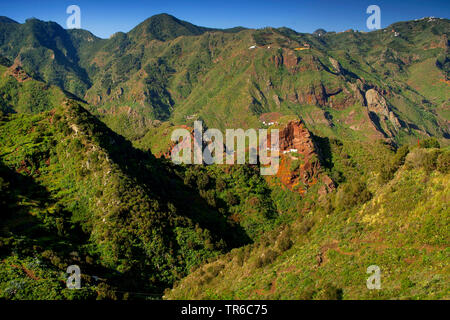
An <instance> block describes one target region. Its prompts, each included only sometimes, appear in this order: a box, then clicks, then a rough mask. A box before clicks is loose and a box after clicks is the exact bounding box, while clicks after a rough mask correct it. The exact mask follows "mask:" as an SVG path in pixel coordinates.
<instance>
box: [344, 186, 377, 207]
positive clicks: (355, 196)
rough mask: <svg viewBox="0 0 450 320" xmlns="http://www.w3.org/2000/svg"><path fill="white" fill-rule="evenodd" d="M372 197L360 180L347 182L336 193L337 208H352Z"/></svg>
mask: <svg viewBox="0 0 450 320" xmlns="http://www.w3.org/2000/svg"><path fill="white" fill-rule="evenodd" d="M371 198H372V193H371V192H370V191H369V190H367V186H366V184H365V183H364V182H362V181H356V182H354V183H351V182H350V183H347V184H345V185H343V187H342V188H341V189H340V190H339V191H338V193H337V195H336V202H337V203H336V204H337V206H336V207H337V208H339V209H340V210H343V209H344V208H352V207H355V206H357V205H359V204H362V203H365V202H367V201H369V200H370V199H371Z"/></svg>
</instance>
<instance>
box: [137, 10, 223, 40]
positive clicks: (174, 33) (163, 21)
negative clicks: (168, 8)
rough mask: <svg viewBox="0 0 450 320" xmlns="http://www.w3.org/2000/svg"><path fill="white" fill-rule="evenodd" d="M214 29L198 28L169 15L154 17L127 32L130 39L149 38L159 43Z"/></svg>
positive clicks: (163, 14) (162, 14)
mask: <svg viewBox="0 0 450 320" xmlns="http://www.w3.org/2000/svg"><path fill="white" fill-rule="evenodd" d="M212 30H214V29H210V28H205V27H199V26H196V25H194V24H192V23H189V22H186V21H183V20H180V19H178V18H176V17H174V16H172V15H170V14H167V13H161V14H157V15H154V16H152V17H150V18H148V19H147V20H145V21H144V22H142V23H141V24H139V25H137V26H136V27H135V28H134V29H133V30H131V31H130V32H129V35H130V36H131V37H150V38H152V39H157V40H161V41H166V40H171V39H175V38H177V37H179V36H195V35H201V34H203V33H205V32H207V31H212Z"/></svg>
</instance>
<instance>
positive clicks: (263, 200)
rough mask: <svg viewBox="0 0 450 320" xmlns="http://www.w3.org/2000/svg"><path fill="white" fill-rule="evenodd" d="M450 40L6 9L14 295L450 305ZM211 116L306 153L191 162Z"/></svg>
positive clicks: (400, 29)
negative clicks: (371, 281) (114, 29)
mask: <svg viewBox="0 0 450 320" xmlns="http://www.w3.org/2000/svg"><path fill="white" fill-rule="evenodd" d="M449 34H450V21H449V20H447V19H437V18H424V19H420V20H417V21H406V22H399V23H395V24H393V25H391V26H389V27H387V28H385V29H381V30H377V31H373V32H369V33H365V32H358V31H353V30H349V31H346V32H340V33H336V32H325V31H323V30H322V31H321V32H316V33H313V34H305V33H298V32H296V31H294V30H290V29H288V28H271V27H267V28H264V29H257V30H255V29H246V28H242V27H236V28H232V29H224V30H222V29H213V28H207V27H199V26H195V25H193V24H191V23H189V22H186V21H182V20H179V19H177V18H175V17H172V16H170V15H168V14H160V15H157V16H153V17H150V18H149V19H147V20H145V21H144V22H142V23H141V24H139V25H138V26H136V27H135V28H134V29H132V30H131V31H130V32H128V33H123V32H118V33H116V34H114V35H112V36H111V37H110V38H109V39H100V38H98V37H96V36H94V35H93V34H92V33H90V32H89V31H86V30H65V29H63V28H62V27H61V26H59V25H58V24H57V23H54V22H44V21H41V20H38V19H34V18H33V19H28V20H27V21H26V22H25V23H23V24H21V23H17V22H16V21H14V20H11V19H9V18H7V17H0V209H1V210H0V212H1V214H2V219H1V220H0V300H3V299H7V300H23V299H31V300H38V299H161V298H164V299H308V300H309V299H449V298H450V297H449V294H448V292H449V283H450V281H449V280H450V279H449V275H450V272H449V271H450V270H449V269H448V260H449V251H448V247H449V246H448V240H449V239H448V234H449V209H448V203H449V198H450V193H449V192H450V190H449V187H448V185H449V183H448V181H449V165H450V150H449V145H450V144H449V141H450V140H449V137H450V113H449V108H448V106H449V102H450V90H449V87H448V86H449V83H450V79H449V76H450V75H449V71H450V65H449V57H448V50H449V41H448V37H449ZM196 120H201V121H203V124H204V126H205V127H206V128H218V129H220V130H222V131H224V130H225V129H231V128H243V129H248V128H254V129H259V128H265V129H275V128H276V129H280V132H281V133H282V138H281V143H282V144H283V146H284V147H283V148H284V149H285V151H286V150H287V149H289V150H290V152H289V153H286V154H283V155H282V156H281V162H280V169H279V171H278V173H277V174H276V175H274V176H269V177H264V176H261V175H260V168H259V165H248V164H245V165H175V164H173V163H172V162H171V161H170V159H168V158H169V152H170V148H171V146H173V142H172V141H171V140H170V139H171V133H172V131H173V130H174V129H176V128H185V129H188V130H190V129H191V128H192V126H193V123H194V121H196ZM282 151H283V150H282ZM69 265H79V266H80V267H81V270H82V274H83V276H82V288H83V289H82V290H69V289H67V288H66V283H65V281H66V279H67V274H66V269H67V267H68V266H69ZM370 265H377V266H379V267H380V269H381V272H382V276H381V285H382V290H373V291H372V290H367V287H366V279H367V278H368V276H369V275H368V274H367V273H366V270H367V267H369V266H370Z"/></svg>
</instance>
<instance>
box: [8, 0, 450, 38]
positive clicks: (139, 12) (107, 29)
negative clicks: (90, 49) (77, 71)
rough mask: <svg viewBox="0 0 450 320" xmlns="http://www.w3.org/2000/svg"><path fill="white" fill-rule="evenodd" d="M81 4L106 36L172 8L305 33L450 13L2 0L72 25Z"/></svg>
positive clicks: (379, 1) (144, 0) (398, 6)
mask: <svg viewBox="0 0 450 320" xmlns="http://www.w3.org/2000/svg"><path fill="white" fill-rule="evenodd" d="M72 4H75V5H78V6H79V7H80V8H81V27H82V28H83V29H87V30H89V31H91V32H93V33H94V34H95V35H97V36H100V37H102V38H108V37H109V36H110V35H111V34H113V33H115V32H117V31H124V32H127V31H129V30H131V29H132V28H133V27H135V26H136V25H137V24H139V23H140V22H142V21H143V20H145V19H146V18H148V17H150V16H152V15H155V14H158V13H162V12H165V13H169V14H172V15H174V16H176V17H177V18H179V19H182V20H186V21H189V22H191V23H194V24H196V25H200V26H206V27H214V28H230V27H234V26H244V27H249V28H261V27H266V26H272V27H282V26H285V27H289V28H292V29H294V30H297V31H299V32H313V31H314V30H316V29H318V28H324V29H326V30H328V31H343V30H346V29H350V28H352V29H355V30H365V31H368V30H367V27H366V20H367V18H368V16H369V15H368V14H366V9H367V7H368V6H369V5H372V4H375V5H378V6H379V7H380V8H381V26H382V27H386V26H388V25H390V24H391V23H393V22H397V21H404V20H413V19H417V18H422V17H425V16H435V17H440V18H450V1H448V0H428V1H427V0H408V1H402V0H400V1H385V0H370V1H366V0H334V1H332V0H315V1H314V0H309V1H308V0H294V1H291V0H259V1H255V0H248V1H246V0H222V1H217V0H209V1H197V0H164V1H153V0H126V1H115V0H108V1H105V0H98V1H95V0H71V1H66V0H1V2H0V15H3V16H7V17H9V18H12V19H14V20H16V21H18V22H24V21H25V19H27V18H30V17H35V18H38V19H41V20H46V21H47V20H51V21H56V22H58V23H59V24H60V25H62V26H63V27H66V20H67V17H68V14H66V8H67V7H68V6H69V5H72Z"/></svg>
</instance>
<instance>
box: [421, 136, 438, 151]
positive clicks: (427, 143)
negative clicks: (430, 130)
mask: <svg viewBox="0 0 450 320" xmlns="http://www.w3.org/2000/svg"><path fill="white" fill-rule="evenodd" d="M419 146H420V147H421V148H426V149H430V148H438V149H439V148H440V147H441V145H440V144H439V141H438V140H437V139H436V138H435V137H430V138H426V139H424V140H422V141H420V142H419Z"/></svg>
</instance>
